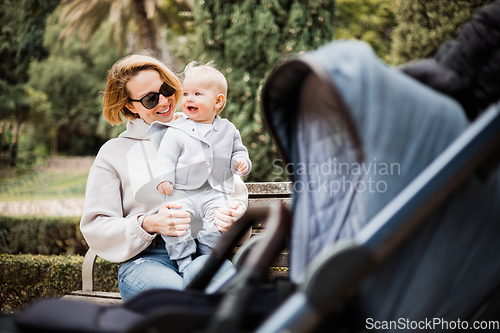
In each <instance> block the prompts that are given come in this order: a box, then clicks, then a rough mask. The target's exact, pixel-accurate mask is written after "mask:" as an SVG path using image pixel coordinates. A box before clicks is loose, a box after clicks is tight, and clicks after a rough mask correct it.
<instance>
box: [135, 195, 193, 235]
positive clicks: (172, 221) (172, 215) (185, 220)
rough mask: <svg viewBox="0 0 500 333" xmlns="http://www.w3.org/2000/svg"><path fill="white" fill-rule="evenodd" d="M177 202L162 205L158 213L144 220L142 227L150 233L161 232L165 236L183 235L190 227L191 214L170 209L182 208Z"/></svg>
mask: <svg viewBox="0 0 500 333" xmlns="http://www.w3.org/2000/svg"><path fill="white" fill-rule="evenodd" d="M181 207H182V205H179V204H177V203H175V202H167V203H166V204H164V205H162V206H161V208H160V210H159V211H158V213H156V214H153V215H148V216H146V217H145V218H144V220H143V221H142V228H143V229H144V230H146V231H147V232H148V233H150V234H154V233H159V234H162V235H165V236H182V235H184V234H185V233H186V230H187V229H189V223H191V215H190V214H189V213H188V212H186V211H182V210H170V208H181Z"/></svg>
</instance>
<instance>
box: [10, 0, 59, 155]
mask: <svg viewBox="0 0 500 333" xmlns="http://www.w3.org/2000/svg"><path fill="white" fill-rule="evenodd" d="M58 3H59V0H46V1H45V2H44V6H43V7H42V8H41V10H40V11H39V12H38V14H37V15H33V14H32V12H31V4H32V1H31V0H21V1H12V0H4V1H2V2H1V3H0V31H1V33H0V57H1V59H2V61H1V62H0V103H1V104H2V108H1V109H0V121H3V122H10V125H9V126H10V127H11V128H15V129H13V131H14V135H13V138H12V141H11V142H10V143H9V144H10V157H11V159H12V161H13V164H16V162H17V150H18V149H17V143H18V141H19V134H20V133H21V125H22V124H23V123H24V122H25V121H26V119H27V118H28V117H29V115H30V111H31V109H32V108H33V104H32V103H31V102H30V100H29V98H27V90H26V89H27V88H26V86H25V83H26V81H27V80H28V74H27V71H28V67H29V63H30V61H32V60H33V59H43V58H44V57H46V56H47V51H46V50H45V49H44V47H43V33H44V30H45V19H46V17H47V15H49V14H50V13H51V12H52V11H53V10H54V8H55V7H56V6H57V4H58ZM2 128H4V126H2Z"/></svg>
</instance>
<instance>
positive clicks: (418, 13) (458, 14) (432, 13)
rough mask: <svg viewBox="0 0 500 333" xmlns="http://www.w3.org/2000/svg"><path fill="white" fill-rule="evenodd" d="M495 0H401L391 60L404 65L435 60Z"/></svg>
mask: <svg viewBox="0 0 500 333" xmlns="http://www.w3.org/2000/svg"><path fill="white" fill-rule="evenodd" d="M493 1H494V0H401V2H400V4H399V6H398V8H397V11H396V13H397V14H396V21H397V22H398V26H397V28H396V29H395V30H394V34H393V37H392V38H393V43H392V47H391V61H392V63H394V64H402V63H406V62H409V61H412V60H418V59H424V58H431V57H433V56H434V54H435V53H436V52H437V50H438V48H439V47H440V46H441V45H442V44H444V43H445V42H447V41H449V40H452V39H454V38H455V37H456V36H457V34H458V32H459V31H460V28H461V27H462V26H463V25H464V24H465V23H466V22H467V21H469V20H470V18H471V17H472V15H473V14H474V13H475V12H477V11H478V10H479V9H480V8H482V7H483V6H485V5H487V4H489V3H491V2H493Z"/></svg>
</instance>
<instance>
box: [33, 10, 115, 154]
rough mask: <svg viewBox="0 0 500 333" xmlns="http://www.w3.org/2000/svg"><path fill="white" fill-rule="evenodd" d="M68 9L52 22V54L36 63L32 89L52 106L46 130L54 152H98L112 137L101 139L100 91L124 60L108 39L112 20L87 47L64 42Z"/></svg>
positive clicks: (72, 39) (48, 34)
mask: <svg viewBox="0 0 500 333" xmlns="http://www.w3.org/2000/svg"><path fill="white" fill-rule="evenodd" d="M61 10H62V9H60V8H59V9H58V10H57V11H56V12H54V14H53V15H51V16H50V17H49V18H48V20H47V29H46V32H45V44H44V45H45V47H46V48H47V49H48V50H50V52H49V56H48V57H47V58H46V59H44V60H43V61H34V62H32V63H31V66H30V70H29V75H30V81H29V85H30V86H31V87H33V88H34V89H36V90H39V91H43V92H44V93H45V94H46V95H47V97H48V101H50V103H51V107H50V111H49V117H48V118H46V120H45V125H44V131H45V132H46V133H47V136H46V137H47V138H49V137H50V138H51V139H52V142H51V152H52V154H57V153H58V152H62V153H65V154H70V155H91V154H95V153H97V150H98V148H99V147H100V146H101V145H102V143H103V141H104V140H105V139H108V138H109V136H108V135H106V134H105V135H102V136H100V135H98V129H99V127H100V117H101V113H102V112H101V111H102V105H101V99H100V94H99V92H100V91H103V90H104V88H105V81H106V77H107V74H106V73H107V71H108V70H109V68H110V67H111V65H112V64H113V63H114V62H115V61H116V60H118V59H119V58H121V57H122V56H123V54H122V53H119V52H117V48H116V47H114V44H111V45H108V42H107V35H108V33H109V31H110V30H111V29H112V28H113V27H112V25H111V23H110V22H108V23H106V24H104V25H102V26H101V28H100V29H99V30H98V31H97V32H96V33H95V34H94V36H93V37H92V38H91V39H90V40H89V41H90V43H88V44H87V45H84V44H83V43H82V42H81V40H80V39H79V38H78V36H73V37H67V38H64V39H63V40H60V39H59V35H60V33H61V31H62V29H63V28H64V25H63V24H61V23H60V22H59V16H60V14H61Z"/></svg>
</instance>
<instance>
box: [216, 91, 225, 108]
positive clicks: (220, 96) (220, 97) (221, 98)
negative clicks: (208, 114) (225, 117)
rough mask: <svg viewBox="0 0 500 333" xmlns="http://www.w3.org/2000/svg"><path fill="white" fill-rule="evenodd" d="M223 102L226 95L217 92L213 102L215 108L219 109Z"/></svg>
mask: <svg viewBox="0 0 500 333" xmlns="http://www.w3.org/2000/svg"><path fill="white" fill-rule="evenodd" d="M225 103H226V96H224V94H218V95H217V100H216V102H215V108H216V109H220V108H222V107H223V106H224V104H225Z"/></svg>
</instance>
